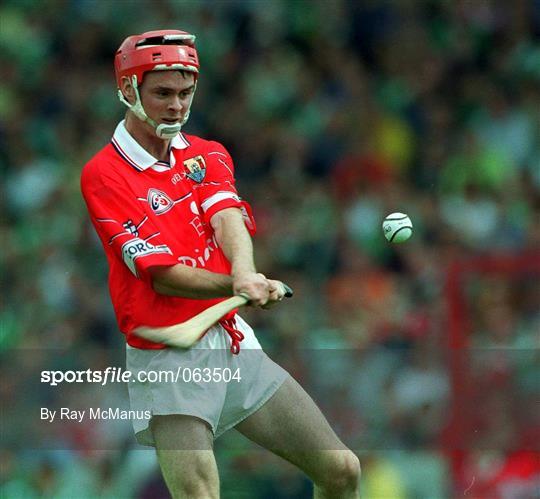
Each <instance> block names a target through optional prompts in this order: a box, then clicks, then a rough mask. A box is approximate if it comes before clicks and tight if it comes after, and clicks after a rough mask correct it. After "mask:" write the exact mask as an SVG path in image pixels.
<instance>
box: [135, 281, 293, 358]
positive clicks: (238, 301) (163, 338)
mask: <svg viewBox="0 0 540 499" xmlns="http://www.w3.org/2000/svg"><path fill="white" fill-rule="evenodd" d="M282 284H283V286H284V288H285V296H286V297H287V298H290V297H291V296H292V295H293V290H292V289H291V288H290V287H289V286H287V285H286V284H284V283H282ZM248 303H249V296H247V295H245V294H239V295H236V296H232V297H231V298H228V299H227V300H224V301H222V302H219V303H217V304H216V305H212V306H211V307H209V308H207V309H206V310H203V311H202V312H201V313H200V314H197V315H196V316H195V317H192V318H191V319H188V320H187V321H185V322H181V323H180V324H175V325H174V326H165V327H156V328H151V327H146V326H139V327H138V328H136V329H135V330H134V333H135V334H136V335H137V336H140V337H141V338H144V339H145V340H149V341H153V342H154V343H163V344H164V345H168V346H170V347H176V348H191V347H192V346H193V345H194V344H195V343H197V341H199V339H200V338H201V336H202V335H203V334H204V333H205V331H207V330H208V329H210V328H211V327H212V326H213V325H214V324H215V323H216V322H218V321H219V320H220V319H221V318H222V317H223V316H224V315H225V314H228V313H229V312H230V311H231V310H234V309H235V308H238V307H243V306H244V305H247V304H248Z"/></svg>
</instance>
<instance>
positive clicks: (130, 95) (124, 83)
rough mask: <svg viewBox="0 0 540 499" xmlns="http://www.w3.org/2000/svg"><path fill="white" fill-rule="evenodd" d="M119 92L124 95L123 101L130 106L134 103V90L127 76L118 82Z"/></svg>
mask: <svg viewBox="0 0 540 499" xmlns="http://www.w3.org/2000/svg"><path fill="white" fill-rule="evenodd" d="M120 90H121V91H122V94H123V95H124V97H125V99H126V100H127V101H128V102H129V103H130V104H134V103H135V100H136V97H135V89H134V88H133V84H132V83H131V80H130V79H129V78H128V77H127V76H122V79H121V81H120Z"/></svg>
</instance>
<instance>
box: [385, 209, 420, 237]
mask: <svg viewBox="0 0 540 499" xmlns="http://www.w3.org/2000/svg"><path fill="white" fill-rule="evenodd" d="M382 228H383V233H384V237H386V239H387V240H388V241H390V242H391V243H404V242H405V241H407V240H408V239H409V238H410V237H411V236H412V233H413V224H412V222H411V219H410V218H409V216H408V215H406V214H405V213H390V215H388V216H387V217H386V218H385V219H384V222H383V224H382Z"/></svg>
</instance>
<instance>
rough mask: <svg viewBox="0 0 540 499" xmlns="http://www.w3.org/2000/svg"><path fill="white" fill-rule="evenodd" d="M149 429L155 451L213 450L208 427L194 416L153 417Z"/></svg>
mask: <svg viewBox="0 0 540 499" xmlns="http://www.w3.org/2000/svg"><path fill="white" fill-rule="evenodd" d="M150 428H151V431H152V435H153V437H154V440H155V443H156V450H158V451H159V450H183V451H185V450H213V447H214V436H213V434H212V430H211V429H210V425H209V424H208V423H207V422H206V421H204V420H202V419H200V418H198V417H195V416H189V415H184V414H170V415H162V416H160V415H154V416H153V417H152V419H151V421H150Z"/></svg>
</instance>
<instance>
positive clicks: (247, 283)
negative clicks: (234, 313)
mask: <svg viewBox="0 0 540 499" xmlns="http://www.w3.org/2000/svg"><path fill="white" fill-rule="evenodd" d="M270 289H271V283H270V282H269V281H268V280H267V279H266V277H265V276H264V275H263V274H258V273H255V272H249V273H244V274H239V275H234V276H233V291H234V294H235V295H238V294H240V293H242V294H246V295H247V296H249V298H250V301H249V305H251V306H253V307H262V306H264V305H266V303H267V302H268V300H269V298H270Z"/></svg>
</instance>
